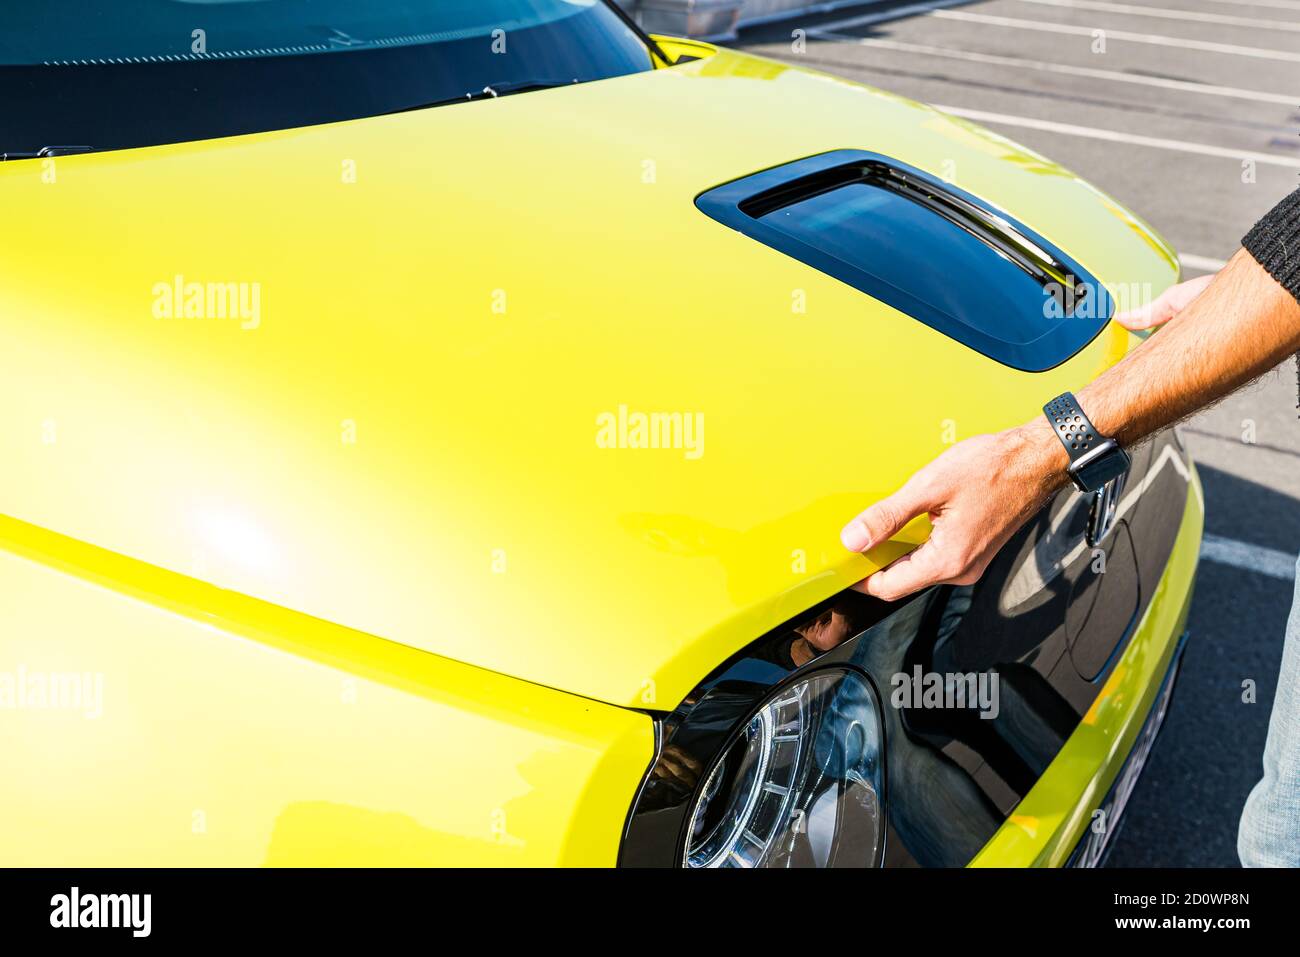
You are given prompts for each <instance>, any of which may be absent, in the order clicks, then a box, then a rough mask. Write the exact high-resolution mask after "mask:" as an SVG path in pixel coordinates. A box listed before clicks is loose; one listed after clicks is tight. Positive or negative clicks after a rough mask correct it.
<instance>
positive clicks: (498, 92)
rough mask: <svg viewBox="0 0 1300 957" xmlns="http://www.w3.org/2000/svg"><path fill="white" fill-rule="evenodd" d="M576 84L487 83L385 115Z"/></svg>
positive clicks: (559, 82) (551, 81) (503, 81)
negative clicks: (458, 94) (481, 87)
mask: <svg viewBox="0 0 1300 957" xmlns="http://www.w3.org/2000/svg"><path fill="white" fill-rule="evenodd" d="M577 82H578V78H577V77H574V78H573V79H571V80H502V81H500V82H497V83H489V84H488V85H487V86H485V87H483V89H481V90H470V91H468V92H466V93H462V94H461V95H460V96H449V97H447V98H446V99H442V100H430V101H429V102H427V103H417V104H415V105H414V106H404V107H402V108H401V109H400V110H389V111H388V113H387V114H385V115H391V114H393V113H410V112H411V111H412V110H427V109H430V108H432V107H435V106H447V105H448V104H451V103H469V102H471V101H473V100H494V99H496V98H497V97H501V96H510V95H511V94H512V93H528V92H530V91H532V90H553V89H555V88H556V87H557V86H572V85H573V84H575V83H577Z"/></svg>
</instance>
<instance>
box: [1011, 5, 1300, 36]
mask: <svg viewBox="0 0 1300 957" xmlns="http://www.w3.org/2000/svg"><path fill="white" fill-rule="evenodd" d="M1020 2H1021V3H1040V4H1043V5H1044V6H1049V7H1074V8H1075V9H1078V10H1097V11H1101V12H1103V13H1122V14H1124V15H1125V16H1130V17H1159V18H1161V19H1164V20H1190V21H1194V22H1196V23H1218V24H1222V25H1224V26H1235V27H1257V28H1259V29H1261V30H1293V31H1294V30H1300V23H1296V22H1295V21H1293V20H1260V19H1259V18H1257V17H1234V16H1232V15H1231V14H1227V13H1199V12H1197V11H1193V10H1171V9H1168V8H1167V7H1138V6H1134V5H1133V4H1131V3H1109V2H1106V0H1020Z"/></svg>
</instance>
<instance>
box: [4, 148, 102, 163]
mask: <svg viewBox="0 0 1300 957" xmlns="http://www.w3.org/2000/svg"><path fill="white" fill-rule="evenodd" d="M94 151H95V147H93V146H42V147H41V148H40V149H38V150H37V151H36V152H34V153H33V152H31V151H29V150H13V151H10V152H8V153H0V163H3V162H5V161H6V160H29V159H44V158H45V157H47V156H71V155H72V154H74V153H93V152H94Z"/></svg>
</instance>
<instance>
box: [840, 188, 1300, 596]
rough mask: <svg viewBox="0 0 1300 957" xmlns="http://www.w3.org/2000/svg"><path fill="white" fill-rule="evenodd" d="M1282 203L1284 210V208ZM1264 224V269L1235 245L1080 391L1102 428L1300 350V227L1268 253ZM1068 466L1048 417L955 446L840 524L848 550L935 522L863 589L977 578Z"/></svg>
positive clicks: (883, 592)
mask: <svg viewBox="0 0 1300 957" xmlns="http://www.w3.org/2000/svg"><path fill="white" fill-rule="evenodd" d="M1292 201H1293V206H1292V208H1291V210H1290V212H1289V215H1290V216H1291V217H1292V219H1293V220H1296V219H1300V216H1297V210H1300V191H1297V193H1296V195H1295V196H1294V197H1292V200H1289V201H1288V202H1292ZM1285 207H1286V203H1284V204H1283V205H1282V206H1279V208H1278V209H1279V210H1282V211H1283V212H1284V213H1286V212H1287V211H1286V209H1285ZM1277 213H1278V211H1277V210H1275V211H1274V214H1272V215H1273V216H1275V217H1276V216H1277ZM1264 222H1267V220H1265V221H1264ZM1261 225H1263V224H1261ZM1258 230H1259V227H1256V230H1255V231H1252V233H1251V235H1250V236H1247V239H1246V242H1247V248H1249V249H1251V250H1252V251H1255V252H1256V253H1257V255H1261V258H1262V259H1263V260H1264V261H1266V264H1268V265H1269V267H1270V268H1269V269H1268V270H1266V269H1265V268H1264V267H1263V266H1261V265H1260V263H1259V262H1257V261H1256V258H1254V257H1252V255H1251V254H1250V253H1249V252H1247V251H1246V250H1245V249H1243V250H1241V251H1239V252H1238V253H1237V254H1236V255H1235V256H1233V258H1232V260H1231V261H1230V262H1229V263H1228V265H1227V266H1225V267H1224V268H1223V270H1222V271H1221V272H1220V273H1219V274H1218V275H1217V276H1216V277H1215V278H1214V279H1213V281H1212V282H1210V283H1209V284H1208V286H1206V288H1205V290H1204V292H1202V293H1201V294H1200V295H1199V296H1197V297H1196V298H1195V300H1194V301H1193V302H1191V303H1190V304H1189V305H1188V306H1187V307H1186V308H1185V309H1183V310H1182V311H1181V312H1180V313H1179V314H1178V315H1177V316H1175V317H1174V318H1173V319H1171V320H1169V322H1167V323H1166V324H1165V326H1164V327H1163V328H1162V329H1161V330H1160V332H1159V333H1157V334H1156V335H1153V336H1152V337H1151V338H1149V339H1147V340H1146V341H1145V342H1144V343H1142V345H1140V346H1138V347H1137V348H1136V349H1134V350H1133V351H1132V352H1131V353H1129V354H1128V355H1127V356H1126V357H1125V358H1124V359H1123V360H1121V361H1120V362H1118V363H1116V364H1115V365H1114V366H1113V367H1111V368H1110V369H1109V370H1107V371H1106V372H1105V373H1104V374H1102V375H1101V376H1100V377H1098V378H1097V379H1096V381H1094V382H1093V383H1092V384H1090V385H1089V386H1087V388H1085V389H1084V390H1083V391H1081V392H1080V393H1078V395H1077V396H1076V397H1077V398H1078V400H1079V403H1080V405H1082V406H1083V410H1084V412H1086V413H1087V415H1088V417H1089V418H1090V419H1091V420H1092V422H1093V424H1094V425H1096V427H1097V429H1098V431H1099V432H1100V433H1101V434H1103V435H1107V436H1110V437H1112V438H1114V439H1116V441H1118V442H1119V443H1120V444H1121V445H1132V444H1134V443H1135V442H1138V441H1140V440H1142V439H1143V438H1145V437H1147V436H1149V435H1151V434H1152V433H1153V432H1156V431H1158V430H1160V429H1161V428H1164V427H1165V426H1168V425H1170V424H1172V423H1174V422H1177V421H1178V420H1179V419H1182V418H1184V417H1185V416H1187V415H1189V414H1191V413H1192V412H1195V411H1196V410H1197V409H1199V408H1202V407H1203V406H1206V405H1209V404H1210V403H1212V402H1214V401H1216V400H1218V399H1220V398H1222V397H1224V396H1226V395H1228V394H1229V393H1231V392H1232V391H1234V390H1235V389H1237V388H1239V387H1240V386H1242V385H1243V384H1245V383H1247V382H1249V381H1251V380H1252V379H1254V378H1256V377H1258V376H1260V375H1262V374H1263V373H1264V372H1267V371H1268V370H1269V369H1272V368H1273V367H1274V366H1276V365H1277V364H1278V363H1279V362H1281V361H1282V360H1283V359H1284V358H1285V357H1286V356H1288V355H1290V354H1291V353H1293V352H1296V351H1297V350H1300V302H1298V301H1297V298H1296V294H1295V293H1293V292H1290V291H1288V288H1289V287H1291V286H1292V285H1293V282H1292V280H1294V279H1295V278H1296V276H1295V273H1293V272H1291V271H1290V269H1291V263H1292V262H1293V260H1292V259H1291V257H1292V256H1294V257H1295V260H1294V262H1295V263H1296V264H1297V267H1298V268H1297V271H1300V235H1296V236H1294V237H1293V240H1292V244H1291V245H1290V246H1289V247H1288V246H1286V245H1285V243H1283V244H1282V245H1276V244H1275V245H1274V246H1271V247H1268V249H1266V250H1265V251H1264V252H1263V253H1262V254H1261V253H1260V248H1262V247H1260V246H1259V244H1258V243H1256V244H1252V237H1254V236H1255V235H1256V232H1257V231H1258ZM1269 250H1271V252H1270V251H1269ZM1293 250H1294V252H1293ZM1275 260H1276V261H1275ZM1279 262H1280V263H1281V266H1278V263H1279ZM1270 272H1272V273H1273V275H1270ZM1274 276H1280V277H1281V278H1282V280H1283V281H1286V282H1287V285H1288V288H1284V287H1283V286H1282V285H1281V284H1280V283H1279V281H1278V280H1277V279H1275V278H1274ZM1050 398H1051V396H1044V401H1046V400H1047V399H1050ZM1066 464H1067V458H1066V454H1065V449H1064V447H1063V446H1062V445H1061V443H1060V441H1059V440H1058V439H1057V438H1056V435H1055V434H1054V432H1053V430H1052V428H1051V427H1050V426H1049V425H1048V422H1047V420H1046V418H1044V417H1041V416H1040V417H1038V418H1036V419H1034V420H1033V421H1031V422H1028V423H1026V424H1025V425H1022V426H1020V427H1018V428H1015V429H1010V430H1008V431H1006V432H1000V433H998V434H996V435H981V436H976V437H975V438H972V439H968V440H966V441H965V442H960V443H958V444H957V445H955V446H953V447H952V448H951V449H949V450H948V451H946V452H945V453H943V455H941V456H939V457H938V458H937V459H935V460H934V461H933V462H931V463H930V464H929V465H927V466H925V467H924V468H922V469H921V470H920V471H919V472H917V473H916V474H915V475H913V476H912V478H911V479H909V480H908V482H907V484H905V485H904V486H903V487H902V488H901V489H899V490H898V491H897V492H895V493H894V494H893V495H891V496H889V497H888V498H886V499H883V500H881V501H879V502H877V503H876V504H874V505H872V506H871V507H870V508H868V509H867V510H866V511H865V512H863V513H862V514H860V515H859V516H858V517H857V518H855V519H854V520H853V521H851V522H850V523H849V524H848V525H846V526H845V527H844V530H843V532H842V533H841V538H842V540H843V542H844V545H845V547H846V548H848V549H850V550H851V551H859V552H860V551H866V550H868V549H870V548H872V547H873V546H875V545H877V544H879V543H881V542H884V541H886V540H888V539H889V538H891V537H892V536H894V535H896V534H897V533H898V532H899V531H900V530H901V529H902V528H903V526H904V525H906V524H907V523H908V522H909V521H910V520H911V519H912V518H914V517H915V516H917V515H921V514H925V513H927V512H928V513H929V514H930V520H931V523H932V525H933V531H932V532H931V534H930V538H929V539H927V540H926V541H925V542H924V543H922V544H921V545H920V546H919V547H917V548H916V549H915V550H914V551H912V552H911V553H909V554H908V555H905V556H904V557H902V558H900V559H899V560H898V561H896V562H894V563H893V564H892V565H890V566H888V567H887V568H885V569H883V570H881V571H879V572H876V573H875V574H874V575H872V576H871V577H869V578H867V579H865V580H863V581H862V582H859V583H858V584H857V585H856V586H855V587H856V588H857V589H858V590H859V591H863V592H866V593H867V594H870V595H875V596H877V597H879V598H884V599H887V600H894V599H897V598H901V597H903V596H904V595H908V594H911V593H912V592H915V591H919V590H920V589H922V588H925V587H928V586H930V585H935V584H940V583H951V584H973V583H974V582H975V581H977V580H978V579H979V577H980V575H982V574H983V572H984V569H985V568H987V567H988V564H989V562H991V561H992V560H993V557H994V556H995V555H996V554H997V552H998V550H999V549H1000V548H1001V547H1002V546H1003V545H1004V544H1005V543H1006V541H1007V539H1009V538H1010V537H1011V536H1012V535H1013V534H1015V532H1016V530H1017V529H1018V528H1020V526H1021V525H1023V524H1024V522H1025V521H1026V520H1027V519H1029V518H1030V517H1031V516H1032V515H1033V514H1034V513H1035V512H1037V511H1038V509H1040V508H1041V507H1042V506H1043V504H1044V503H1045V502H1046V501H1047V500H1048V498H1049V497H1050V496H1051V495H1052V494H1053V493H1054V492H1055V491H1056V490H1057V489H1059V488H1060V487H1062V486H1063V485H1064V484H1066V482H1067V476H1066V472H1065V468H1066Z"/></svg>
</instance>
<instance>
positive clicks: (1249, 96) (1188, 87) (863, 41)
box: [818, 31, 1300, 106]
mask: <svg viewBox="0 0 1300 957" xmlns="http://www.w3.org/2000/svg"><path fill="white" fill-rule="evenodd" d="M818 33H819V34H820V31H818ZM821 35H823V36H825V37H826V38H827V39H836V40H848V41H852V42H854V43H857V44H858V45H860V46H865V47H878V48H880V49H882V50H897V51H898V52H900V53H922V54H925V55H926V56H938V57H949V58H951V59H954V60H968V61H970V62H971V63H988V64H992V65H995V66H1009V67H1013V68H1015V69H1017V70H1043V71H1045V72H1048V73H1062V74H1065V75H1067V76H1087V77H1094V78H1096V79H1099V80H1113V81H1115V82H1117V83H1136V84H1138V85H1140V86H1155V87H1160V88H1162V89H1166V90H1184V91H1186V92H1188V93H1202V94H1205V95H1207V96H1230V97H1234V98H1236V99H1239V100H1254V101H1255V102H1258V103H1278V104H1281V105H1283V106H1295V105H1297V104H1300V90H1297V92H1296V93H1266V92H1264V91H1262V90H1242V89H1238V88H1237V87H1233V86H1215V85H1213V84H1210V83H1197V82H1195V81H1192V80H1171V79H1168V78H1166V77H1163V76H1146V75H1145V74H1141V73H1124V72H1122V71H1120V70H1103V69H1101V68H1100V67H1093V66H1071V65H1070V64H1068V63H1050V62H1047V61H1045V60H1022V59H1020V58H1019V57H1011V56H1001V55H999V54H996V53H976V52H974V51H973V50H954V49H952V48H950V47H935V46H929V45H927V44H924V43H904V42H903V41H901V40H886V39H883V38H880V37H853V36H840V35H837V34H821ZM958 82H960V81H958Z"/></svg>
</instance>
